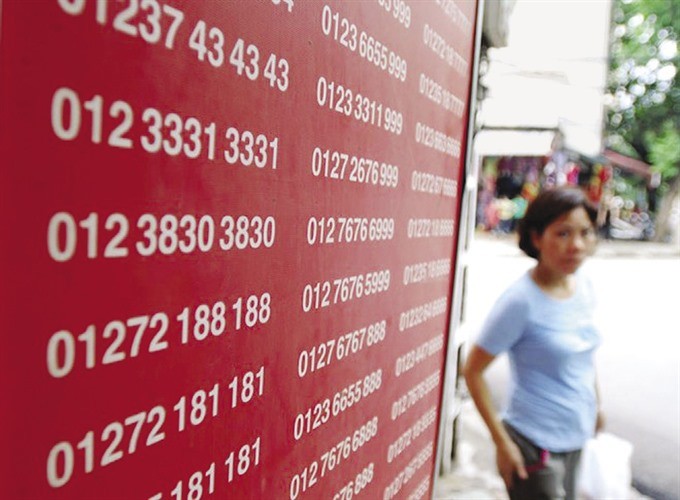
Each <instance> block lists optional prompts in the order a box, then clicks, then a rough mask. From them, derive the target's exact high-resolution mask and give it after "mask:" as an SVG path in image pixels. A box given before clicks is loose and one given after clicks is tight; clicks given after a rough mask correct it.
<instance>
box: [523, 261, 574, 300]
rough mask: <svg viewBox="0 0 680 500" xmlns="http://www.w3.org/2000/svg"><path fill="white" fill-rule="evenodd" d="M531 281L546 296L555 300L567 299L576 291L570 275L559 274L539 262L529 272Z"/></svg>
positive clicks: (572, 277)
mask: <svg viewBox="0 0 680 500" xmlns="http://www.w3.org/2000/svg"><path fill="white" fill-rule="evenodd" d="M531 279H533V280H534V283H536V284H537V285H538V287H539V288H540V289H541V290H543V291H544V292H545V293H546V294H547V295H549V296H550V297H553V298H555V299H568V298H569V297H571V296H572V295H574V292H575V291H576V280H575V279H574V276H573V275H571V274H559V273H555V272H553V271H551V270H550V269H547V268H546V267H544V266H542V265H541V263H540V262H539V263H538V264H537V265H536V267H534V268H533V270H532V271H531Z"/></svg>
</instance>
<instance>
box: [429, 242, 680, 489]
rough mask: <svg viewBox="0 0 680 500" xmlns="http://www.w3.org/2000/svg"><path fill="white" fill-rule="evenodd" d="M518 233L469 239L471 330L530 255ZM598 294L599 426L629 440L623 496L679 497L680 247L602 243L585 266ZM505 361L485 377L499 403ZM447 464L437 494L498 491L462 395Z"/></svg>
mask: <svg viewBox="0 0 680 500" xmlns="http://www.w3.org/2000/svg"><path fill="white" fill-rule="evenodd" d="M514 238H515V237H514V236H510V235H504V236H500V237H499V236H494V235H491V234H488V233H481V232H478V233H477V234H476V236H475V240H474V242H473V244H472V246H471V251H470V256H469V257H470V262H469V268H468V269H469V271H468V272H469V282H468V286H469V288H468V295H467V318H468V326H469V330H468V332H469V333H470V336H471V337H472V338H474V332H475V331H476V330H477V329H478V328H479V326H481V322H482V321H483V320H484V318H485V316H486V313H487V312H488V310H489V309H490V308H491V306H492V304H493V302H494V301H495V299H496V298H497V297H498V295H499V294H500V293H501V292H502V291H503V290H504V289H505V288H506V287H507V286H508V285H509V284H510V282H512V281H513V280H515V279H516V278H517V277H518V276H520V275H521V274H522V273H523V272H525V271H526V270H527V269H529V267H531V266H532V265H533V263H534V261H533V260H532V259H530V258H528V257H526V256H524V255H523V254H522V253H521V251H520V250H519V249H518V248H517V246H516V243H515V239H514ZM584 270H585V271H586V272H587V273H588V275H589V276H590V277H591V279H592V281H593V283H594V285H595V288H596V289H597V293H598V300H599V316H600V320H599V322H600V327H601V330H602V336H603V344H602V347H601V348H600V350H599V353H598V370H599V377H600V385H601V390H602V398H603V403H604V409H605V412H606V415H607V426H606V431H608V432H611V433H613V434H615V435H617V436H620V437H622V438H624V439H626V440H628V441H630V442H632V443H633V446H634V452H633V457H632V473H633V484H634V486H635V490H636V491H632V492H631V496H630V498H640V497H642V496H643V495H644V496H647V497H649V498H654V499H658V500H675V499H678V498H680V336H679V335H678V311H679V306H678V296H679V295H680V246H679V245H678V244H661V243H649V242H632V241H601V242H600V243H599V247H598V250H597V252H596V254H595V256H593V257H592V258H591V259H590V260H589V261H588V262H587V263H586V265H585V266H584ZM507 376H508V366H507V360H506V359H505V358H504V357H501V358H499V359H498V360H497V361H496V362H495V363H494V365H492V366H491V368H490V370H489V375H488V380H489V383H490V386H491V387H492V390H493V393H494V399H495V401H496V403H497V404H498V405H501V404H502V400H503V396H504V394H505V392H506V391H505V389H506V386H507ZM458 440H459V441H458V445H459V446H458V449H457V456H456V462H455V466H454V471H453V473H452V474H450V475H449V476H447V477H445V478H443V479H442V480H441V481H440V484H439V487H438V493H437V496H436V498H441V499H443V498H458V499H466V500H467V499H473V498H479V499H492V498H498V499H504V498H506V494H505V491H504V488H503V484H502V482H501V481H500V478H499V477H498V476H497V474H496V473H495V456H494V453H495V452H494V449H493V445H492V443H491V442H490V441H489V440H488V433H487V431H486V428H485V427H484V424H483V423H482V421H481V419H480V418H479V416H478V415H477V412H476V410H475V409H474V407H473V405H472V403H471V402H470V401H469V400H468V401H466V402H465V403H464V405H463V408H462V417H461V421H460V425H459V428H458Z"/></svg>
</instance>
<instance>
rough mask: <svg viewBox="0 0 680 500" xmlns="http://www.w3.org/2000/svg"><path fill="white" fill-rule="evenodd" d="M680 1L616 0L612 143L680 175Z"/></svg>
mask: <svg viewBox="0 0 680 500" xmlns="http://www.w3.org/2000/svg"><path fill="white" fill-rule="evenodd" d="M679 39H680V1H678V0H614V10H613V26H612V46H611V64H610V73H609V82H608V87H609V89H608V90H609V102H610V107H609V111H608V118H609V119H608V125H607V135H608V145H609V147H611V148H612V149H615V150H617V151H620V152H621V153H623V154H628V155H632V156H637V157H638V158H639V159H641V160H643V161H645V162H647V163H651V164H652V165H654V169H655V170H656V171H658V172H660V173H661V174H662V176H663V179H664V180H670V179H672V178H674V177H677V176H678V174H680V133H679V132H678V131H679V130H680V88H678V79H679V77H678V74H677V73H678V70H679V69H680V53H679V52H680V51H679V50H678V49H679V47H678V40H679Z"/></svg>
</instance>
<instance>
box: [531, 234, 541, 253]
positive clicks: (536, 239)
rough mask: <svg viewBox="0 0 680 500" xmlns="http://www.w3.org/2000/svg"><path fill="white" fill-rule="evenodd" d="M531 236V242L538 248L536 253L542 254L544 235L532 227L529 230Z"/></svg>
mask: <svg viewBox="0 0 680 500" xmlns="http://www.w3.org/2000/svg"><path fill="white" fill-rule="evenodd" d="M529 237H530V238H531V244H532V245H533V246H534V248H535V249H536V253H538V254H540V253H541V241H542V240H543V235H542V234H538V231H536V230H535V229H532V230H531V231H529Z"/></svg>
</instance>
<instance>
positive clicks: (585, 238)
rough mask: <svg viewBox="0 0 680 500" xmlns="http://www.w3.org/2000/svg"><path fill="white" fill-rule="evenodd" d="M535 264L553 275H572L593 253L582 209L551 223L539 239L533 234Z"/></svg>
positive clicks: (592, 233)
mask: <svg viewBox="0 0 680 500" xmlns="http://www.w3.org/2000/svg"><path fill="white" fill-rule="evenodd" d="M532 242H533V244H534V246H535V247H536V248H537V249H538V251H539V259H538V261H539V263H540V265H542V266H545V267H547V269H548V270H549V271H551V272H553V273H555V274H556V275H560V276H566V275H569V274H573V273H574V272H576V270H577V269H578V268H579V267H580V266H581V264H583V261H585V259H586V257H588V256H589V255H591V254H592V253H593V251H594V250H595V242H596V236H595V228H594V227H593V223H592V222H590V218H589V217H588V212H586V210H585V208H583V207H578V208H575V209H573V210H571V211H569V212H567V213H565V214H562V215H561V216H560V217H558V218H557V219H555V220H554V221H553V222H552V223H551V224H550V225H548V226H547V227H546V228H545V230H544V231H543V234H542V235H537V234H533V235H532Z"/></svg>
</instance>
